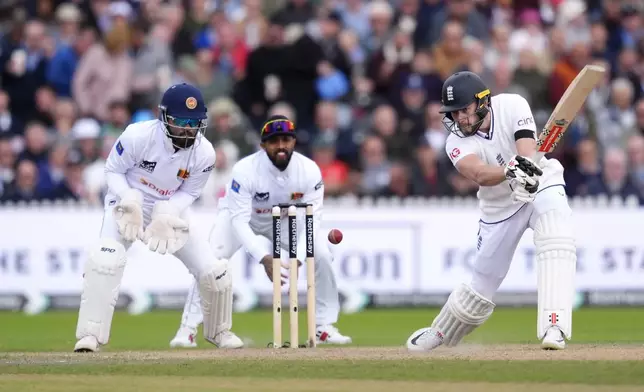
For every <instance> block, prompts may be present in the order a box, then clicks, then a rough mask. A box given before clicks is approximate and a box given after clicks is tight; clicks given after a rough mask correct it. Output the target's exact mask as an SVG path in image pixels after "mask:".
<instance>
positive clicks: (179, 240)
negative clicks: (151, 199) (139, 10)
mask: <svg viewBox="0 0 644 392" xmlns="http://www.w3.org/2000/svg"><path fill="white" fill-rule="evenodd" d="M179 215H180V213H179V211H178V210H177V209H176V208H175V207H174V206H172V204H170V202H168V201H159V202H157V203H156V204H155V205H154V209H153V211H152V219H151V221H150V224H149V225H148V227H147V228H146V229H145V233H144V235H143V238H142V239H141V240H142V241H143V242H144V243H146V244H147V245H148V248H149V249H150V250H151V251H153V252H157V253H160V254H162V255H164V254H166V253H168V254H173V253H175V252H176V251H178V250H179V249H181V248H182V247H183V246H184V245H185V244H186V242H187V241H188V234H189V233H188V232H189V228H188V222H186V221H185V220H183V219H181V218H180V217H179Z"/></svg>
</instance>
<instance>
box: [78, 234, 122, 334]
mask: <svg viewBox="0 0 644 392" xmlns="http://www.w3.org/2000/svg"><path fill="white" fill-rule="evenodd" d="M125 262H126V259H125V248H124V247H123V245H121V244H120V243H119V242H118V241H116V240H113V239H109V238H102V239H101V240H99V242H98V243H97V244H96V245H95V246H94V247H93V248H92V249H91V250H90V252H89V258H88V259H87V261H86V262H85V273H84V275H83V276H84V278H83V293H82V295H81V302H80V310H79V312H78V324H77V325H76V338H77V339H82V338H84V337H85V336H94V337H95V338H96V339H97V340H98V342H99V343H100V344H107V342H108V341H109V339H110V328H111V326H112V316H113V315H114V306H115V305H116V300H117V299H118V297H119V288H120V286H121V279H122V278H123V270H124V269H125Z"/></svg>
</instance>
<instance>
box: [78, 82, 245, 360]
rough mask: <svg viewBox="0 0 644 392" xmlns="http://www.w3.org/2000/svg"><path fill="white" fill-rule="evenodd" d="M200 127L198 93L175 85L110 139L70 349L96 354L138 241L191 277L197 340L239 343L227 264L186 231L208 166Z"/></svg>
mask: <svg viewBox="0 0 644 392" xmlns="http://www.w3.org/2000/svg"><path fill="white" fill-rule="evenodd" d="M206 126H207V115H206V106H205V104H204V100H203V97H202V95H201V92H200V91H199V90H198V89H197V88H195V87H193V86H191V85H189V84H185V83H184V84H178V85H174V86H172V87H170V88H169V89H168V90H167V91H166V92H165V93H164V95H163V97H162V100H161V104H160V105H159V119H155V120H149V121H142V122H137V123H134V124H131V125H129V126H128V127H127V128H126V129H125V131H124V132H123V133H122V134H121V136H120V137H119V139H118V140H117V141H116V143H115V144H114V147H113V148H112V151H111V152H110V155H109V157H108V158H107V162H106V164H105V173H106V180H107V185H108V188H109V190H108V194H107V195H106V197H105V213H104V215H103V224H102V226H101V231H100V238H99V240H98V241H97V242H96V243H95V244H94V245H93V246H92V248H91V249H90V251H89V257H88V259H87V260H86V262H85V272H84V274H83V292H82V296H81V303H80V309H79V312H78V324H77V327H76V338H77V339H78V341H77V342H76V345H75V347H74V351H76V352H96V351H99V349H100V346H101V345H105V344H107V342H108V341H109V337H110V329H111V324H112V316H113V314H114V305H115V303H116V300H117V298H118V295H119V286H120V284H121V279H122V277H123V270H124V269H125V264H126V252H127V250H128V249H129V248H130V246H131V245H132V243H133V242H134V241H136V240H137V239H140V240H141V241H143V242H144V243H145V244H146V245H147V246H148V247H149V249H150V250H151V251H155V252H158V253H160V254H173V255H174V256H175V257H177V258H178V259H179V260H181V261H182V262H183V263H184V264H185V266H186V267H187V268H188V270H189V271H190V273H191V274H192V275H193V276H194V277H195V279H196V281H197V282H198V290H199V292H200V294H201V306H202V309H203V317H204V321H203V324H204V338H205V339H206V340H208V341H209V342H211V343H213V344H215V345H216V346H218V347H220V348H239V347H242V346H243V343H242V341H241V340H240V339H239V338H238V337H237V336H235V334H233V333H232V332H231V331H230V328H231V326H232V300H233V297H232V278H231V274H230V273H229V271H228V265H227V264H228V261H227V259H225V258H217V257H215V255H214V254H213V252H212V251H211V250H210V247H209V245H208V242H207V240H206V239H205V238H202V237H201V236H200V235H199V234H201V233H198V232H194V231H192V230H191V229H190V222H189V217H188V209H189V207H190V206H191V205H192V203H193V202H194V201H195V200H196V199H197V198H198V197H199V195H200V194H201V192H202V189H203V187H204V185H205V183H206V180H207V179H208V176H209V175H210V171H211V170H212V169H213V167H214V164H215V151H214V149H213V147H212V145H211V144H210V142H208V141H207V140H206V138H205V137H204V136H203V133H204V131H205V129H206ZM150 276H151V279H153V278H154V271H150Z"/></svg>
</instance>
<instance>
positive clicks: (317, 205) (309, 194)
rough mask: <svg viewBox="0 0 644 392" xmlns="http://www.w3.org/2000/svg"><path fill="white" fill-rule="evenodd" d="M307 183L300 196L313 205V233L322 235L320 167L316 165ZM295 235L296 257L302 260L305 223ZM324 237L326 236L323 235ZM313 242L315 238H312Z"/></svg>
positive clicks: (322, 190)
mask: <svg viewBox="0 0 644 392" xmlns="http://www.w3.org/2000/svg"><path fill="white" fill-rule="evenodd" d="M307 179H309V180H312V181H309V184H308V186H307V188H306V189H307V191H306V193H304V196H303V197H302V201H301V202H302V203H307V204H311V205H312V206H313V235H314V237H317V236H319V235H324V234H322V233H320V232H319V231H320V226H321V224H322V205H323V203H324V182H323V181H322V173H321V172H320V168H319V167H318V166H317V165H316V166H315V171H314V172H313V173H311V177H309V178H307ZM298 231H299V233H298V237H297V243H298V245H299V246H298V247H297V259H298V260H300V261H302V262H304V261H305V258H306V223H305V224H303V225H302V229H301V230H298ZM325 237H326V236H325ZM313 241H314V243H315V239H314V240H313Z"/></svg>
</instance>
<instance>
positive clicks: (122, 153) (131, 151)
mask: <svg viewBox="0 0 644 392" xmlns="http://www.w3.org/2000/svg"><path fill="white" fill-rule="evenodd" d="M139 153H140V151H139ZM136 154H137V146H136V137H135V131H134V130H133V127H132V125H129V126H128V127H127V128H125V131H123V133H122V134H121V136H120V137H119V138H118V139H117V140H116V142H115V143H114V147H113V148H112V150H111V151H110V155H109V156H108V157H107V161H106V162H105V182H106V183H107V187H108V189H109V191H110V192H111V193H114V194H116V195H117V196H119V197H120V196H122V195H123V192H125V191H127V190H128V189H130V186H129V185H128V183H127V179H126V178H125V173H127V171H128V170H130V169H131V168H133V167H134V166H135V165H136V162H137V156H136Z"/></svg>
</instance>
